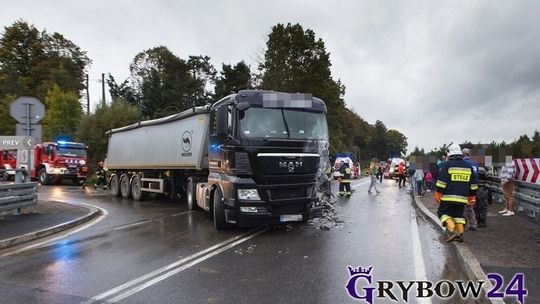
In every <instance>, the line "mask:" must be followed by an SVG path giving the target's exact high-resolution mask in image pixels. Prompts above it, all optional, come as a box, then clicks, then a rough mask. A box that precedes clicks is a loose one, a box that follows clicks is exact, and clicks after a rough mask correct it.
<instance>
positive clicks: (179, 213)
mask: <svg viewBox="0 0 540 304" xmlns="http://www.w3.org/2000/svg"><path fill="white" fill-rule="evenodd" d="M192 212H193V211H184V212H178V213H175V214H171V215H170V216H179V215H182V214H188V213H192ZM167 216H169V215H167ZM163 217H164V216H160V217H157V218H154V219H146V220H142V221H139V222H135V223H131V224H127V225H124V226H118V227H115V228H113V230H121V229H125V228H130V227H134V226H139V225H142V224H146V223H148V222H151V221H153V220H155V219H158V218H163Z"/></svg>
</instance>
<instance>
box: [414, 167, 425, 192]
mask: <svg viewBox="0 0 540 304" xmlns="http://www.w3.org/2000/svg"><path fill="white" fill-rule="evenodd" d="M413 180H414V182H415V183H416V193H417V194H416V197H421V196H422V190H423V186H424V171H422V170H421V169H416V171H414V175H413Z"/></svg>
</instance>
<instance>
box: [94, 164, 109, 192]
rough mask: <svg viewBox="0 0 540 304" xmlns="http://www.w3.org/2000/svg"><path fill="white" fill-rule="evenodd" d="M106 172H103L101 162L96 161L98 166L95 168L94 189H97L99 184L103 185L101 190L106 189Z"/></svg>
mask: <svg viewBox="0 0 540 304" xmlns="http://www.w3.org/2000/svg"><path fill="white" fill-rule="evenodd" d="M106 174H107V173H106V172H105V169H103V162H99V163H98V167H97V169H96V177H97V182H96V183H95V184H94V189H96V190H97V188H98V187H99V186H103V190H106V189H107V175H106Z"/></svg>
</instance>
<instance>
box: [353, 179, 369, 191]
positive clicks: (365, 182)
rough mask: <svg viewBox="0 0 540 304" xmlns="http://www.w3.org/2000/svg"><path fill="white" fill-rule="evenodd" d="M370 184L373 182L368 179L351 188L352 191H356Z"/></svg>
mask: <svg viewBox="0 0 540 304" xmlns="http://www.w3.org/2000/svg"><path fill="white" fill-rule="evenodd" d="M370 182H371V181H370V180H369V178H367V179H366V180H364V181H361V182H359V183H358V184H356V185H353V186H351V188H352V189H356V188H358V187H360V186H363V185H367V184H369V183H370Z"/></svg>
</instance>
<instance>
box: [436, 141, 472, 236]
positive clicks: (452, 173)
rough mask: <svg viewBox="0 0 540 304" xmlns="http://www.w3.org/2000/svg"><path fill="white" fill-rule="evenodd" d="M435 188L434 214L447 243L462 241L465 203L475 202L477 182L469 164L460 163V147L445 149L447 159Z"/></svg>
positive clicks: (461, 159) (453, 146) (454, 145)
mask: <svg viewBox="0 0 540 304" xmlns="http://www.w3.org/2000/svg"><path fill="white" fill-rule="evenodd" d="M435 186H436V187H437V190H436V192H435V201H436V202H437V203H439V208H438V210H437V215H438V216H439V218H440V219H441V222H442V224H443V226H444V227H446V234H447V237H446V242H452V241H454V240H456V241H458V242H463V234H464V231H465V227H464V225H465V223H466V220H465V218H464V217H463V214H464V212H465V207H466V206H467V204H473V203H474V202H475V201H476V190H477V189H478V181H477V179H476V176H475V175H474V174H473V167H472V166H471V164H470V163H468V162H467V161H465V160H463V153H462V152H461V148H460V147H459V145H456V144H452V145H450V147H448V160H447V161H445V162H444V163H443V164H442V166H441V169H440V171H439V174H438V177H437V183H436V184H435Z"/></svg>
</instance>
